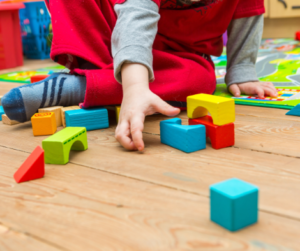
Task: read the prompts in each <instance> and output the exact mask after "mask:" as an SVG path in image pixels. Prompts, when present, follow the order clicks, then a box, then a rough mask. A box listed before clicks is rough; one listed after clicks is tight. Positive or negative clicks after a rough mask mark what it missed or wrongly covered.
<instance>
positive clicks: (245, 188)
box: [210, 178, 258, 231]
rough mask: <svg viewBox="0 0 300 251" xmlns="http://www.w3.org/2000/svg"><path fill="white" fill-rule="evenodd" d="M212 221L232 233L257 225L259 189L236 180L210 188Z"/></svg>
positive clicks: (226, 181)
mask: <svg viewBox="0 0 300 251" xmlns="http://www.w3.org/2000/svg"><path fill="white" fill-rule="evenodd" d="M210 219H211V220H212V221H213V222H215V223H217V224H219V225H221V226H222V227H224V228H226V229H228V230H230V231H237V230H239V229H242V228H244V227H247V226H249V225H251V224H254V223H256V222H257V219H258V188H257V187H256V186H254V185H252V184H250V183H247V182H245V181H242V180H239V179H236V178H233V179H229V180H225V181H223V182H220V183H217V184H214V185H212V186H210Z"/></svg>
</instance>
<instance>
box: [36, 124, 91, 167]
mask: <svg viewBox="0 0 300 251" xmlns="http://www.w3.org/2000/svg"><path fill="white" fill-rule="evenodd" d="M42 146H43V149H44V151H45V163H46V164H56V165H65V164H67V163H68V162H69V155H70V151H71V150H72V151H85V150H87V149H88V143H87V133H86V128H85V127H67V128H65V129H63V130H61V131H59V132H58V133H56V134H54V135H52V136H50V137H49V138H47V139H45V140H43V142H42Z"/></svg>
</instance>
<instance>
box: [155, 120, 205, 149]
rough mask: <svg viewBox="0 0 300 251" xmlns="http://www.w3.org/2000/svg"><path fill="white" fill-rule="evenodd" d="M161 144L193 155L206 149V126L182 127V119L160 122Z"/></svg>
mask: <svg viewBox="0 0 300 251" xmlns="http://www.w3.org/2000/svg"><path fill="white" fill-rule="evenodd" d="M160 139H161V143H163V144H166V145H169V146H172V147H174V148H177V149H179V150H181V151H184V152H187V153H191V152H195V151H199V150H202V149H205V148H206V129H205V126H204V125H181V119H179V118H175V119H168V120H164V121H161V122H160Z"/></svg>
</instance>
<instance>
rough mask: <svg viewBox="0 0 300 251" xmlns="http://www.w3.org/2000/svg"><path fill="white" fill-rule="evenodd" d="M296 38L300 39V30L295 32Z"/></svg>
mask: <svg viewBox="0 0 300 251" xmlns="http://www.w3.org/2000/svg"><path fill="white" fill-rule="evenodd" d="M295 39H296V40H298V41H300V31H297V32H296V34H295Z"/></svg>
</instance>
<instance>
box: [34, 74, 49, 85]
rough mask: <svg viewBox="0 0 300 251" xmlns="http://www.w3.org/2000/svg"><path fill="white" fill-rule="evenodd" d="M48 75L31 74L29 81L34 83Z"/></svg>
mask: <svg viewBox="0 0 300 251" xmlns="http://www.w3.org/2000/svg"><path fill="white" fill-rule="evenodd" d="M48 77H49V75H36V76H31V77H30V83H31V84H33V83H36V82H40V81H42V80H44V79H46V78H48Z"/></svg>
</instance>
